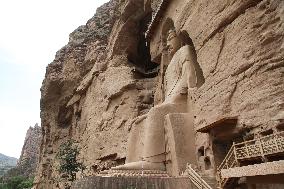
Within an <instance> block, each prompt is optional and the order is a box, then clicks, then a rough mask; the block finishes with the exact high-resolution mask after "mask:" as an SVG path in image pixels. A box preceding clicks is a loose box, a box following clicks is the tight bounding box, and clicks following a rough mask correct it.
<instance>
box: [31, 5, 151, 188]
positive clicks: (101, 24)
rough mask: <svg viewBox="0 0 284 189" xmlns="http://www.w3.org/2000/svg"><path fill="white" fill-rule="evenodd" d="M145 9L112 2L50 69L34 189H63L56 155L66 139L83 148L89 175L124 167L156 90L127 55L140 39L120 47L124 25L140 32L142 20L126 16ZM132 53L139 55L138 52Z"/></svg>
mask: <svg viewBox="0 0 284 189" xmlns="http://www.w3.org/2000/svg"><path fill="white" fill-rule="evenodd" d="M137 3H138V4H137ZM141 3H143V1H123V2H118V1H116V0H113V1H110V2H109V3H107V4H105V5H103V6H102V7H100V8H99V9H98V10H97V13H96V15H95V16H94V17H93V18H92V19H91V20H89V21H88V22H87V24H86V25H84V26H80V27H79V28H78V29H77V30H75V31H74V32H73V33H71V34H70V41H69V43H68V44H67V45H66V46H65V47H63V48H62V49H61V50H60V51H58V52H57V54H56V57H55V60H54V61H53V62H52V63H50V64H49V65H48V67H47V70H46V76H45V79H44V81H43V85H42V88H41V92H42V98H41V119H42V128H43V139H42V145H41V149H40V150H41V157H40V166H39V168H38V172H37V177H36V179H35V188H56V187H61V184H60V182H59V180H60V179H59V175H58V172H57V168H58V161H57V159H56V154H57V151H58V148H59V146H60V144H62V143H63V142H64V141H66V140H68V139H74V140H76V141H78V142H79V144H80V149H81V157H80V158H81V159H82V161H83V163H84V164H85V165H86V166H87V170H86V171H85V174H86V175H93V174H94V173H96V172H98V171H100V170H104V169H109V168H110V167H111V166H115V165H120V164H123V163H124V162H125V157H126V144H127V139H128V133H129V131H130V130H131V127H132V119H134V118H135V117H137V116H139V115H143V114H145V113H147V112H148V110H149V109H150V108H151V107H152V103H153V90H154V87H155V83H154V81H155V79H153V78H146V77H143V76H142V74H141V73H138V72H137V71H136V70H135V69H134V67H133V63H132V64H130V63H129V59H128V54H127V52H129V49H131V46H133V45H131V44H132V43H133V44H136V43H138V42H136V41H137V40H138V39H136V38H137V37H135V35H134V34H131V36H132V37H133V38H131V37H129V38H127V39H126V38H125V40H124V41H121V42H119V41H117V38H118V39H120V40H122V38H121V37H123V35H125V33H123V31H124V30H126V29H127V27H126V26H125V25H124V22H127V23H130V24H131V25H134V26H138V25H139V23H138V22H139V19H138V18H139V17H141V15H142V14H141V13H137V15H135V14H133V15H129V16H128V17H125V15H123V14H122V13H123V12H124V10H125V9H127V10H129V11H135V10H136V9H135V8H137V7H139V6H138V5H140V4H141ZM136 17H137V18H136ZM125 19H128V21H126V20H125ZM120 23H121V24H120ZM111 30H112V31H111ZM138 31H139V29H137V30H136V29H135V28H134V30H133V32H138ZM128 33H130V32H128ZM127 35H128V34H126V35H125V36H126V37H127ZM131 50H134V52H135V53H134V54H137V53H136V50H135V47H132V49H131Z"/></svg>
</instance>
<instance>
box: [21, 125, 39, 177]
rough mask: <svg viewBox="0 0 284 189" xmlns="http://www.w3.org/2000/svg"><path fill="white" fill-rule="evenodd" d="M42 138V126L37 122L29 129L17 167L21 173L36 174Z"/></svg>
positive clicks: (26, 175)
mask: <svg viewBox="0 0 284 189" xmlns="http://www.w3.org/2000/svg"><path fill="white" fill-rule="evenodd" d="M41 138H42V133H41V127H40V126H38V124H35V126H34V127H30V128H29V129H28V131H27V134H26V138H25V142H24V145H23V148H22V152H21V156H20V159H19V161H18V163H17V167H16V169H18V171H19V174H20V175H22V176H25V177H34V176H35V172H36V168H37V165H38V160H39V155H40V154H39V153H40V151H39V148H40V143H41Z"/></svg>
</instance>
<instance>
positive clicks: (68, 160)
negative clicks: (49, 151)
mask: <svg viewBox="0 0 284 189" xmlns="http://www.w3.org/2000/svg"><path fill="white" fill-rule="evenodd" d="M79 154H80V151H79V147H78V142H76V141H75V140H68V141H66V142H65V143H63V144H61V145H60V147H59V152H58V153H57V158H58V159H59V169H58V171H59V173H60V175H61V178H63V179H66V180H67V181H71V182H73V181H74V180H76V174H77V173H78V172H79V171H84V170H85V168H86V167H85V166H84V165H83V163H82V162H79V161H78V156H79ZM69 187H70V186H69ZM69 187H68V186H66V188H69Z"/></svg>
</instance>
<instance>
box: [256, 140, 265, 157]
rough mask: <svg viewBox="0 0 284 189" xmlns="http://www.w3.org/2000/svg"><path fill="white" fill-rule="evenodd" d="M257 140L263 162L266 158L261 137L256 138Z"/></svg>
mask: <svg viewBox="0 0 284 189" xmlns="http://www.w3.org/2000/svg"><path fill="white" fill-rule="evenodd" d="M257 141H258V143H259V145H260V153H261V157H262V160H263V161H264V162H267V159H266V157H265V154H264V150H263V145H262V142H261V138H258V139H257Z"/></svg>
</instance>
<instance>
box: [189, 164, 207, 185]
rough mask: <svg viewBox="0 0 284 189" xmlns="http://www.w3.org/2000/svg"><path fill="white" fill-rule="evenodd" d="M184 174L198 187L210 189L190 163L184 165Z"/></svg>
mask: <svg viewBox="0 0 284 189" xmlns="http://www.w3.org/2000/svg"><path fill="white" fill-rule="evenodd" d="M186 174H187V176H188V177H189V179H190V180H191V182H192V183H193V184H194V185H195V186H196V187H197V188H198V189H212V188H211V186H209V184H207V183H206V182H205V180H203V179H202V178H201V176H200V175H199V174H198V173H197V172H196V171H195V170H194V169H193V168H192V167H191V165H190V164H187V166H186Z"/></svg>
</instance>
